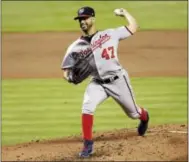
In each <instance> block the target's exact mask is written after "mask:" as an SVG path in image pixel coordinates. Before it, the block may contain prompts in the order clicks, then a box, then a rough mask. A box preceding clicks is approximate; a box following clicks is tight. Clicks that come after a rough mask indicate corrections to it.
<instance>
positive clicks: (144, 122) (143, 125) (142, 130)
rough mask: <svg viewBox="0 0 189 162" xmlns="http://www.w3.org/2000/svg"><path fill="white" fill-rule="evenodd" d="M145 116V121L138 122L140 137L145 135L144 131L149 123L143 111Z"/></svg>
mask: <svg viewBox="0 0 189 162" xmlns="http://www.w3.org/2000/svg"><path fill="white" fill-rule="evenodd" d="M145 113H146V115H147V119H146V120H140V124H139V126H138V134H139V135H140V136H143V135H144V134H145V133H146V130H147V129H148V122H149V119H150V118H149V114H148V112H147V111H145Z"/></svg>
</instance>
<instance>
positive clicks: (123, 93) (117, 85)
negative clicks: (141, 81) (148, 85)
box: [106, 73, 149, 136]
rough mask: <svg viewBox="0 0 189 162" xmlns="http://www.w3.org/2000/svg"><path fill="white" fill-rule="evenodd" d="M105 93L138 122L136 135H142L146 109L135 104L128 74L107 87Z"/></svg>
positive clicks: (146, 118) (146, 121)
mask: <svg viewBox="0 0 189 162" xmlns="http://www.w3.org/2000/svg"><path fill="white" fill-rule="evenodd" d="M106 91H107V92H108V93H109V95H110V96H112V97H113V98H114V99H115V100H116V101H117V103H119V104H120V105H121V107H122V108H123V110H124V112H125V113H126V114H127V115H128V116H129V117H130V118H132V119H139V120H140V123H139V126H138V134H139V135H141V136H142V135H144V134H145V132H146V130H147V128H148V122H149V114H148V112H147V110H146V109H144V108H141V107H139V106H138V105H137V104H136V102H135V98H134V94H133V91H132V87H131V84H130V80H129V76H128V74H127V73H125V74H124V75H123V76H120V78H119V79H118V80H116V81H115V82H113V84H112V85H107V86H106ZM116 94H117V95H116Z"/></svg>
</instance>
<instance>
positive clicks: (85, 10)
mask: <svg viewBox="0 0 189 162" xmlns="http://www.w3.org/2000/svg"><path fill="white" fill-rule="evenodd" d="M77 14H78V16H77V17H74V20H77V19H79V18H82V17H95V11H94V9H93V8H91V7H82V8H80V9H79V10H78V12H77Z"/></svg>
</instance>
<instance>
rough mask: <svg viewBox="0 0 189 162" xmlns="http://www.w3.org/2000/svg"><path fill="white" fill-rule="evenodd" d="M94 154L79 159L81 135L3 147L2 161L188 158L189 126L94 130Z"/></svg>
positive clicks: (174, 159)
mask: <svg viewBox="0 0 189 162" xmlns="http://www.w3.org/2000/svg"><path fill="white" fill-rule="evenodd" d="M94 141H95V144H94V154H93V156H92V157H90V158H89V159H80V158H78V152H79V151H80V150H81V149H82V141H81V137H80V136H70V137H68V138H63V139H55V140H47V141H36V142H30V143H25V144H18V145H15V146H4V147H2V160H3V161H7V160H8V161H110V160H114V161H118V160H123V161H125V160H132V161H149V160H152V161H187V156H188V155H187V125H160V126H155V127H151V128H150V129H149V130H148V133H147V134H146V136H145V137H140V136H138V135H137V133H136V129H120V130H113V131H108V132H103V133H94Z"/></svg>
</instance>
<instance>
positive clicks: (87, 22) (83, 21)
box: [79, 17, 93, 32]
mask: <svg viewBox="0 0 189 162" xmlns="http://www.w3.org/2000/svg"><path fill="white" fill-rule="evenodd" d="M79 24H80V28H81V29H82V30H83V31H84V32H87V31H88V30H89V29H90V28H91V27H92V26H93V21H92V17H82V18H80V19H79Z"/></svg>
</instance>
